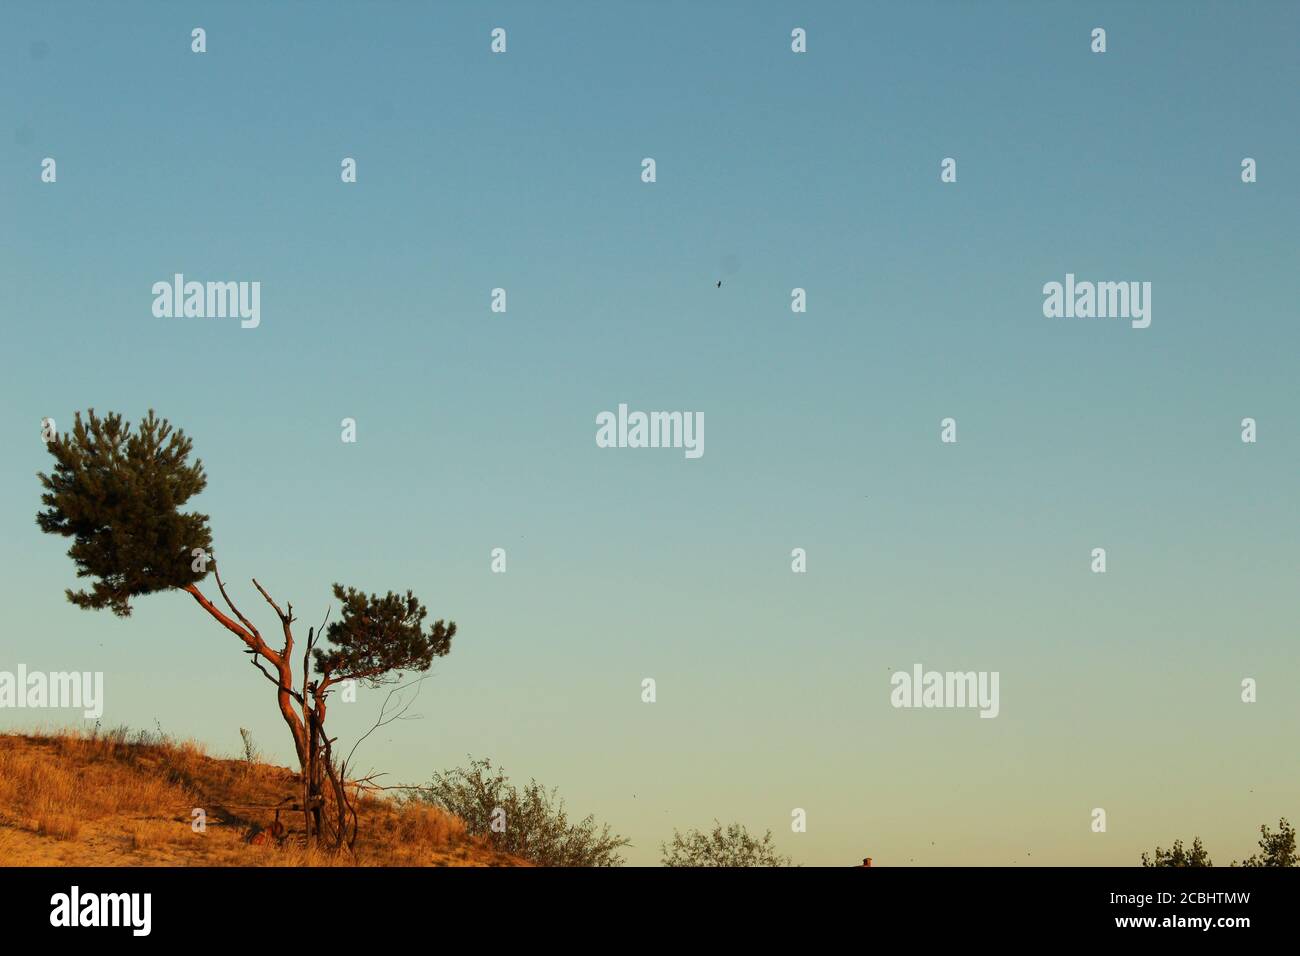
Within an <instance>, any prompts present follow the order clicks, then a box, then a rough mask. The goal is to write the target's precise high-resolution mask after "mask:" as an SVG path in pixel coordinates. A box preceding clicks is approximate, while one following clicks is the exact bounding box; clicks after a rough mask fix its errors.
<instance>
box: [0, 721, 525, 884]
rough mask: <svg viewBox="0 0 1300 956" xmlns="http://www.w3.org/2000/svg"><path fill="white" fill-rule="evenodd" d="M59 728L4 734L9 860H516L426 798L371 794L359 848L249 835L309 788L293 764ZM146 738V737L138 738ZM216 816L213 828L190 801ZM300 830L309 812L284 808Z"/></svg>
mask: <svg viewBox="0 0 1300 956" xmlns="http://www.w3.org/2000/svg"><path fill="white" fill-rule="evenodd" d="M137 737H138V739H137V740H136V741H135V742H130V741H129V740H128V739H127V737H126V735H124V734H120V733H119V734H114V735H108V736H104V735H94V736H88V735H84V734H78V733H71V732H56V733H52V734H40V735H18V734H5V735H0V865H8V866H302V865H323V866H353V865H360V866H517V865H526V864H523V863H522V861H520V860H518V859H517V858H515V857H511V856H507V855H505V854H502V853H498V852H497V851H495V850H494V849H492V847H491V846H489V845H487V843H486V841H484V840H481V839H479V838H474V837H470V836H467V835H466V833H465V826H464V823H463V822H462V821H461V820H459V819H457V818H456V817H452V816H449V815H447V814H444V813H441V812H439V811H437V810H434V809H432V808H428V807H418V806H407V807H401V806H398V805H397V804H395V803H394V802H392V801H389V800H383V799H373V798H370V797H366V798H363V800H362V801H361V804H360V806H359V808H358V812H359V815H360V821H361V826H360V830H359V836H358V840H357V846H356V858H355V859H353V857H352V856H350V855H347V854H344V855H342V856H331V855H329V854H326V853H323V852H321V851H317V850H311V851H307V850H304V849H302V848H301V847H300V846H294V845H293V841H292V840H290V841H289V845H287V846H285V847H275V846H267V845H250V844H249V843H248V842H247V841H246V837H247V835H248V833H249V832H250V831H251V830H252V829H253V828H254V826H255V825H261V826H266V825H267V824H269V823H270V821H271V818H272V811H270V810H259V809H245V808H246V807H250V806H258V805H263V806H264V805H268V804H269V805H274V804H276V803H278V802H280V800H281V799H283V798H284V797H288V796H294V797H295V798H296V797H297V796H298V795H299V793H300V791H299V784H298V775H297V774H296V773H294V772H291V771H289V770H287V769H285V768H283V767H273V766H269V765H267V764H261V763H255V764H249V763H246V762H245V761H242V760H222V759H217V758H214V757H209V756H207V755H206V754H205V753H204V752H203V748H202V747H201V746H199V745H196V744H194V743H190V742H180V743H178V742H175V741H171V740H166V739H164V740H161V741H158V740H156V739H153V740H150V739H147V738H146V737H145V735H137ZM139 738H145V739H139ZM196 807H201V808H203V809H204V811H205V812H206V814H207V828H206V832H204V833H195V832H194V831H193V830H192V828H191V825H190V824H191V819H192V817H191V811H192V809H193V808H196ZM281 819H282V820H283V821H285V822H286V823H287V824H288V825H289V827H290V829H291V831H292V830H301V826H302V822H301V815H300V814H297V813H286V814H282V816H281Z"/></svg>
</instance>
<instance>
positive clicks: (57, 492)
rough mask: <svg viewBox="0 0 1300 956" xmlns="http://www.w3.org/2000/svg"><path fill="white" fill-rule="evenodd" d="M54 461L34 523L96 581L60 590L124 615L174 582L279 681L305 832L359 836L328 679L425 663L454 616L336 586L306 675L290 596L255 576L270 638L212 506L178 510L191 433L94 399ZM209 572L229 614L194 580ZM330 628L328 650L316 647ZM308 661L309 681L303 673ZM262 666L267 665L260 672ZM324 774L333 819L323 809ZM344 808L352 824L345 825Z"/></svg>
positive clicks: (83, 603)
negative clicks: (235, 579)
mask: <svg viewBox="0 0 1300 956" xmlns="http://www.w3.org/2000/svg"><path fill="white" fill-rule="evenodd" d="M47 447H48V448H49V451H50V454H51V455H52V456H53V457H54V461H55V464H54V470H53V472H52V473H50V474H48V475H47V474H44V473H42V474H40V475H38V477H39V479H40V482H41V485H42V487H43V488H44V489H45V493H44V494H42V495H41V503H42V504H43V505H45V509H44V510H43V511H41V512H39V513H38V514H37V516H36V523H37V525H38V526H39V527H40V529H41V530H42V531H44V532H46V533H48V534H56V535H61V536H62V537H66V538H71V539H72V545H71V547H69V549H68V556H69V557H70V558H72V560H73V563H74V564H75V565H76V568H77V577H78V578H90V579H92V582H93V583H92V585H91V587H90V589H89V590H88V591H87V590H81V591H73V590H71V589H69V590H68V592H67V595H68V600H69V601H71V602H72V603H73V604H75V605H77V606H78V607H81V608H84V609H88V610H100V609H103V608H108V609H110V610H111V611H112V612H113V613H114V614H117V615H118V616H120V617H129V616H130V614H131V604H132V601H133V600H134V599H135V598H138V597H141V596H144V595H148V594H156V593H158V592H162V591H171V590H179V591H184V592H186V593H187V594H189V595H190V596H191V597H193V598H194V600H195V601H196V602H197V603H198V605H199V606H200V607H201V608H203V610H204V611H206V612H207V613H208V614H209V615H210V616H211V617H212V618H214V619H215V620H216V621H217V622H218V623H220V624H221V625H222V626H223V627H224V628H225V629H226V630H228V631H230V632H231V633H233V634H234V635H235V636H236V637H238V638H239V639H240V640H241V641H242V642H243V644H244V652H245V653H247V654H248V655H249V657H250V659H251V661H252V663H253V665H254V666H255V667H256V668H257V669H258V670H259V671H261V673H262V674H263V675H264V676H265V677H266V679H267V680H269V681H270V682H271V683H272V684H274V685H275V687H276V698H277V701H278V704H279V708H280V714H281V716H282V717H283V719H284V721H285V724H286V725H287V726H288V728H289V732H290V733H291V735H292V736H293V742H294V750H295V752H296V754H297V757H298V762H299V765H300V767H301V770H302V781H303V802H302V808H303V810H304V814H305V820H306V829H307V833H308V836H309V837H310V836H311V835H312V833H313V832H314V833H315V834H316V835H317V836H318V837H319V836H321V835H323V834H325V833H326V831H327V830H329V831H332V833H331V835H332V839H333V842H334V843H335V844H336V845H342V844H344V843H346V844H348V845H350V844H351V843H352V842H353V841H355V839H356V815H355V813H352V812H351V806H350V803H349V798H348V796H347V789H346V787H345V785H344V784H345V781H346V775H347V762H346V761H336V760H335V759H334V757H333V752H332V744H333V743H334V739H333V738H331V737H329V736H328V735H327V734H326V733H325V713H326V704H327V699H328V695H329V693H330V691H331V688H333V687H334V685H336V684H338V683H339V682H341V681H348V680H355V681H359V682H362V683H365V684H367V685H368V686H377V685H379V684H384V683H391V682H393V681H395V680H397V679H398V677H399V675H400V673H401V672H404V671H427V670H428V669H429V667H430V665H431V664H432V662H433V659H434V658H435V657H442V656H445V655H446V654H447V653H449V652H450V650H451V640H452V638H453V637H454V636H455V634H456V624H455V622H444V621H442V620H438V621H435V622H434V623H433V624H432V625H431V626H429V627H428V629H427V630H426V629H425V626H424V621H425V619H426V617H427V616H428V610H427V609H426V608H425V607H424V605H423V604H421V603H420V602H419V600H418V599H417V598H416V597H415V595H414V594H413V593H412V592H410V591H407V592H406V594H405V595H403V596H399V595H397V594H394V593H393V592H391V591H390V592H388V593H387V594H386V595H385V596H383V597H380V596H378V595H375V594H370V595H367V594H365V593H363V592H361V591H358V590H356V589H355V588H351V587H349V588H344V587H343V586H342V585H339V584H335V585H334V597H335V598H336V599H337V600H338V601H339V602H341V604H342V605H343V607H342V615H341V619H340V620H339V621H335V622H334V623H333V624H330V625H329V627H328V629H327V630H325V631H324V634H323V635H322V634H321V633H319V632H318V631H317V629H315V628H311V629H309V630H308V632H307V647H306V650H305V651H304V653H303V660H302V668H303V677H302V682H301V684H296V683H295V680H294V674H293V658H292V655H293V650H294V634H293V624H294V622H295V621H296V620H297V619H296V618H295V617H294V614H293V605H292V604H288V605H286V609H285V610H282V609H281V608H280V605H279V604H277V603H276V602H275V600H274V599H272V597H271V595H270V594H268V593H267V591H266V589H265V588H263V587H262V585H261V584H259V583H258V582H257V579H256V578H254V579H253V586H254V587H255V588H256V589H257V591H258V592H259V593H260V594H261V595H262V597H263V598H264V599H265V600H266V602H267V604H268V605H270V607H271V608H272V610H273V611H274V612H275V614H276V617H277V618H278V619H279V622H280V627H281V631H282V634H283V638H284V642H283V644H282V645H281V646H280V647H279V648H273V647H272V646H271V645H270V644H268V643H267V641H266V640H265V639H264V638H263V637H262V634H261V632H260V631H259V630H258V628H257V627H256V626H255V625H254V624H253V623H252V621H250V620H249V619H248V618H247V617H246V616H245V615H244V614H243V613H242V612H241V611H240V610H239V609H238V608H237V607H236V606H235V604H234V602H233V601H232V600H231V598H230V595H229V594H228V593H227V591H226V587H225V584H224V583H223V582H222V580H221V575H220V572H219V571H218V568H217V562H216V558H215V555H214V554H213V550H212V531H211V529H210V528H209V527H208V516H207V515H205V514H199V513H197V512H185V511H182V510H181V508H182V507H183V506H184V505H185V504H186V502H188V501H189V500H190V499H191V498H193V497H194V496H195V495H197V494H198V493H199V492H201V491H202V490H203V489H204V487H206V485H207V475H206V474H205V472H204V470H203V462H202V460H199V459H196V460H195V461H193V462H192V463H191V462H190V460H189V459H190V455H191V452H192V451H193V447H192V443H191V441H190V439H188V438H187V437H186V436H185V434H184V432H182V431H180V430H179V429H175V430H173V428H172V426H171V424H170V423H169V422H168V421H167V420H166V419H159V418H158V417H157V416H156V415H155V414H154V412H153V410H152V409H150V411H149V414H148V415H147V416H146V417H145V418H144V419H143V420H141V422H140V426H139V428H138V429H137V430H135V431H132V428H131V425H130V424H129V423H126V422H124V421H123V418H122V416H121V415H119V414H116V413H109V414H108V415H106V416H104V417H103V418H100V417H99V416H97V415H96V414H95V411H94V409H90V410H88V411H87V413H86V417H85V419H84V420H83V418H82V416H81V413H80V412H78V413H77V415H76V421H75V424H74V426H73V429H72V431H71V432H69V433H66V434H63V435H59V436H56V437H54V438H53V439H52V440H50V441H49V442H48V444H47ZM209 570H210V571H211V573H212V577H213V580H214V581H215V583H216V587H217V591H218V592H219V593H220V595H221V599H222V600H223V601H224V603H225V604H226V606H227V607H228V608H229V609H230V613H231V614H232V615H234V616H233V617H231V616H230V615H227V614H226V613H225V612H224V611H222V610H221V609H220V608H218V607H217V606H216V605H215V604H214V603H213V602H212V601H211V600H209V599H208V597H207V596H206V595H205V594H204V593H203V592H202V591H201V590H200V588H199V584H200V583H201V582H203V581H205V580H206V578H207V575H208V572H209ZM322 636H324V637H327V638H328V648H322V647H317V646H316V645H317V642H318V640H319V639H320V638H321V637H322ZM312 662H314V663H315V670H316V677H317V679H316V680H314V681H313V680H310V679H309V678H310V675H309V673H308V671H309V670H310V668H311V664H312ZM268 668H269V670H268ZM326 781H328V782H329V784H330V788H331V791H332V794H333V797H334V801H335V811H336V814H337V816H336V818H335V820H334V821H330V822H327V821H326V818H325V817H324V814H323V809H324V796H323V795H324V785H325V782H326ZM349 818H350V820H351V828H350V832H349Z"/></svg>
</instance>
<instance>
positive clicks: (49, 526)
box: [36, 409, 212, 617]
mask: <svg viewBox="0 0 1300 956" xmlns="http://www.w3.org/2000/svg"><path fill="white" fill-rule="evenodd" d="M48 445H49V451H50V454H51V455H53V456H54V460H55V465H54V471H53V472H52V473H51V474H48V475H47V474H44V473H42V474H40V475H38V477H39V478H40V481H41V486H42V487H43V488H44V489H45V493H44V494H43V495H41V503H42V504H44V505H45V506H46V508H45V510H44V511H41V512H40V513H38V514H37V516H36V523H37V524H38V525H39V526H40V529H41V530H42V531H44V532H46V533H48V534H57V535H62V536H63V537H65V538H71V539H72V546H71V547H70V548H69V549H68V556H69V557H70V558H72V560H73V562H74V563H75V564H76V567H77V577H79V578H92V579H93V582H94V583H93V584H92V586H91V588H90V590H89V591H85V590H82V591H73V590H71V589H69V590H68V592H67V594H68V600H69V601H71V602H72V603H73V604H75V605H77V606H78V607H81V608H86V609H101V608H109V609H111V610H112V611H113V613H114V614H117V615H119V616H120V617H127V616H129V615H130V613H131V601H132V599H134V598H136V597H139V596H140V595H142V594H153V593H155V592H157V591H164V590H167V589H169V588H183V587H186V586H188V585H191V584H194V583H196V582H197V581H199V580H200V579H201V578H202V577H203V574H204V572H203V571H195V570H194V558H193V552H194V550H195V549H201V551H202V552H204V553H209V554H210V553H211V549H212V532H211V530H210V529H209V528H208V516H207V515H204V514H198V513H196V512H184V511H181V508H182V506H183V505H184V504H185V503H186V502H187V501H189V499H190V498H192V497H193V496H194V495H196V494H198V493H199V492H200V491H202V490H203V487H204V486H205V485H206V484H207V477H206V475H204V473H203V462H202V461H201V460H196V461H194V462H192V463H191V462H190V461H189V456H190V452H191V450H192V445H191V442H190V440H189V439H188V438H186V437H185V434H184V432H182V431H180V430H179V429H176V430H174V429H173V428H172V426H171V424H170V423H168V421H167V420H166V419H159V418H158V417H157V416H156V415H155V414H154V412H153V410H152V409H150V411H149V414H148V416H147V417H145V418H144V419H143V420H141V422H140V427H139V428H138V429H136V430H134V431H133V430H132V428H131V425H130V424H129V423H127V422H124V421H123V420H122V416H121V415H118V414H116V413H109V414H108V415H106V416H104V417H103V418H100V417H99V416H97V415H96V414H95V410H94V409H90V410H89V411H88V412H87V414H86V418H85V419H83V418H82V417H81V413H80V412H78V413H77V418H76V423H75V425H74V426H73V429H72V431H71V432H66V433H64V434H62V435H59V436H58V437H57V438H55V439H53V440H51V441H50V442H49V443H48ZM201 564H202V563H200V566H201Z"/></svg>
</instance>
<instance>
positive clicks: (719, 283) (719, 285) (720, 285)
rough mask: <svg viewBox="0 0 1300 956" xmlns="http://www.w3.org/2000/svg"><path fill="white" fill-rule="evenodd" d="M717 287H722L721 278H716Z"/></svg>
mask: <svg viewBox="0 0 1300 956" xmlns="http://www.w3.org/2000/svg"><path fill="white" fill-rule="evenodd" d="M718 288H719V289H721V288H722V280H721V279H719V280H718Z"/></svg>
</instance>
